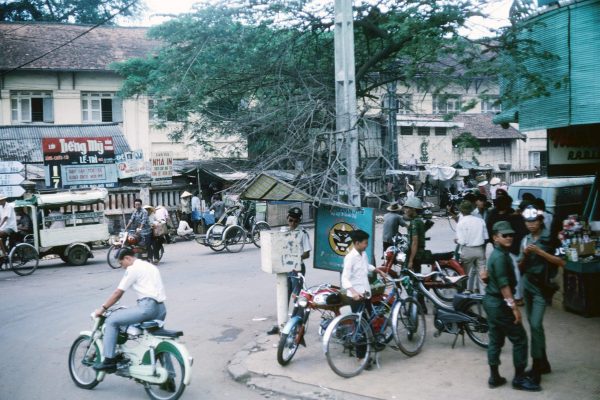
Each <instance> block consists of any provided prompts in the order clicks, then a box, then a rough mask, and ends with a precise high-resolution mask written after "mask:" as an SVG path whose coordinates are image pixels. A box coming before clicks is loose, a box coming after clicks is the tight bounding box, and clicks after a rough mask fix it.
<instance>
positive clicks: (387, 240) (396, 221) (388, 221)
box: [383, 203, 408, 254]
mask: <svg viewBox="0 0 600 400" xmlns="http://www.w3.org/2000/svg"><path fill="white" fill-rule="evenodd" d="M387 211H388V212H387V213H385V214H384V216H383V253H384V254H385V251H386V250H387V248H388V247H390V246H392V245H393V244H394V243H393V239H394V236H396V235H397V234H398V228H399V227H401V226H402V227H404V228H405V227H407V226H408V223H407V222H406V221H405V220H404V218H402V216H401V215H400V211H402V207H400V205H399V204H398V203H392V204H390V205H389V206H388V207H387Z"/></svg>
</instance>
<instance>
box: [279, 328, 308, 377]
mask: <svg viewBox="0 0 600 400" xmlns="http://www.w3.org/2000/svg"><path fill="white" fill-rule="evenodd" d="M303 333H304V324H303V323H302V321H298V320H297V321H296V322H295V323H294V324H293V325H292V327H291V328H290V332H289V333H284V334H282V335H281V337H280V338H279V344H278V346H277V362H278V363H279V364H280V365H283V366H285V365H288V364H289V362H290V361H292V358H293V357H294V354H296V351H297V350H298V347H299V346H300V339H301V338H302V334H303Z"/></svg>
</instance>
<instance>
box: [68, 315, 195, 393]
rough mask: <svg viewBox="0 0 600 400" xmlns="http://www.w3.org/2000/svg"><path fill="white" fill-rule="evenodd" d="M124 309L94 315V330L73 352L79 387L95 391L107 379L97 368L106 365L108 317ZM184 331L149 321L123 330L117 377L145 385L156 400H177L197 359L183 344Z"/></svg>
mask: <svg viewBox="0 0 600 400" xmlns="http://www.w3.org/2000/svg"><path fill="white" fill-rule="evenodd" d="M121 308H124V307H118V308H115V309H109V310H108V311H107V312H106V316H100V317H96V316H95V315H94V314H92V320H93V327H92V330H91V331H82V332H80V334H79V336H78V337H77V338H76V339H75V341H74V342H73V345H72V346H71V350H70V351H69V373H70V375H71V379H72V380H73V382H74V383H75V385H77V386H78V387H80V388H82V389H88V390H91V389H93V388H94V387H96V386H97V385H98V384H99V383H100V382H102V381H103V380H104V378H105V377H106V372H105V371H96V370H95V369H94V368H93V366H94V364H96V363H99V362H102V359H103V356H102V353H103V352H102V350H103V340H102V339H103V333H104V322H105V320H106V317H107V316H108V315H110V314H111V313H112V312H114V311H116V310H118V309H121ZM182 335H183V332H181V331H171V330H166V329H164V328H163V321H158V320H154V321H146V322H142V323H140V324H135V325H130V326H129V327H128V328H127V329H126V330H123V331H120V332H119V336H118V339H117V353H116V354H117V368H116V372H115V375H117V376H121V377H124V378H129V379H133V380H134V381H136V382H138V383H140V384H142V385H143V386H144V389H145V390H146V393H147V394H148V396H149V397H150V398H151V399H154V400H177V399H178V398H179V397H180V396H181V395H182V393H183V391H184V390H185V388H186V386H188V385H189V384H190V379H191V375H192V370H191V368H192V364H193V358H192V357H191V356H190V354H189V353H188V351H187V349H186V347H185V346H184V345H183V344H182V343H181V342H179V340H178V339H179V337H181V336H182Z"/></svg>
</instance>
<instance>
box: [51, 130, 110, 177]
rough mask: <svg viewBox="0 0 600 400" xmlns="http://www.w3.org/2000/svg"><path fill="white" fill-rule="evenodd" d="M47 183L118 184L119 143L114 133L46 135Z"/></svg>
mask: <svg viewBox="0 0 600 400" xmlns="http://www.w3.org/2000/svg"><path fill="white" fill-rule="evenodd" d="M42 152H43V154H44V167H45V169H46V186H47V187H54V188H65V189H71V188H86V187H91V186H97V187H115V186H116V184H117V177H118V174H117V169H116V165H115V147H114V143H113V139H112V138H110V137H94V138H87V137H86V138H43V139H42Z"/></svg>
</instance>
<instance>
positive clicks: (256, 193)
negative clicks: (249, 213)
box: [240, 173, 314, 202]
mask: <svg viewBox="0 0 600 400" xmlns="http://www.w3.org/2000/svg"><path fill="white" fill-rule="evenodd" d="M240 198H241V199H243V200H270V201H301V202H313V201H314V198H313V197H312V196H311V195H309V194H308V193H305V192H304V191H302V190H299V189H297V188H295V187H294V186H292V185H290V184H289V183H286V182H284V181H282V180H280V179H277V178H275V177H272V176H270V175H267V174H264V173H263V174H260V175H259V176H258V177H257V178H256V179H255V180H254V181H253V182H252V183H251V184H250V186H248V187H247V188H246V189H245V190H244V191H243V192H242V194H241V195H240Z"/></svg>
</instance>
